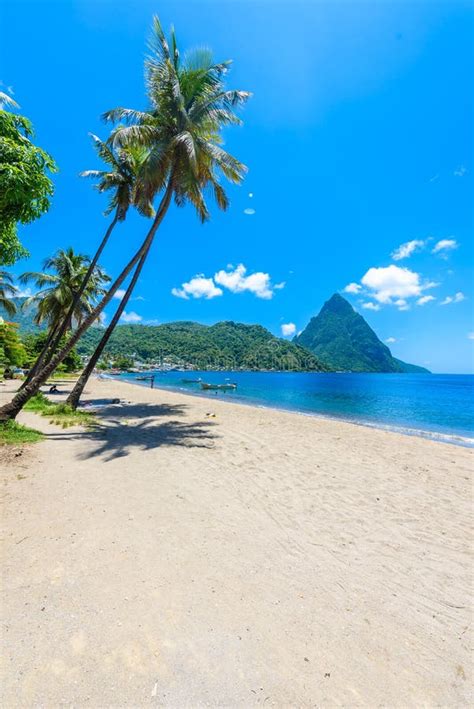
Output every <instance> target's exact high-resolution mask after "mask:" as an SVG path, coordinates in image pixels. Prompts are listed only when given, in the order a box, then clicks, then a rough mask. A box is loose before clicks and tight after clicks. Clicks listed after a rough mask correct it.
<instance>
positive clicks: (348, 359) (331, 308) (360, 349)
mask: <svg viewBox="0 0 474 709" xmlns="http://www.w3.org/2000/svg"><path fill="white" fill-rule="evenodd" d="M293 342H294V343H295V344H298V345H301V346H302V347H306V348H307V349H308V350H309V351H310V352H312V353H313V354H315V355H316V356H317V357H318V358H320V359H321V360H322V361H323V362H325V363H326V364H328V365H329V366H330V367H333V368H334V369H336V370H344V371H350V372H424V373H428V370H427V369H425V368H424V367H418V366H417V365H414V364H407V363H406V362H402V361H401V360H399V359H396V358H395V357H393V356H392V353H391V352H390V350H389V348H388V347H387V346H386V345H384V344H383V342H381V341H380V340H379V338H378V337H377V335H376V334H375V332H374V331H373V330H372V328H371V327H369V325H368V324H367V323H366V321H365V320H364V318H363V317H362V315H359V313H356V311H355V310H354V308H353V307H352V305H351V304H350V303H348V302H347V300H346V299H345V298H343V297H342V296H341V295H339V294H338V293H335V294H334V295H333V296H332V298H330V299H329V300H328V301H326V303H324V305H323V307H322V308H321V311H320V312H319V315H317V316H316V317H314V318H311V320H310V322H309V323H308V325H307V326H306V328H305V329H304V330H303V332H302V333H301V334H300V335H298V336H297V337H295V338H294V340H293Z"/></svg>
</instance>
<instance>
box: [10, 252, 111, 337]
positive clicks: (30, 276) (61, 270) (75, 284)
mask: <svg viewBox="0 0 474 709" xmlns="http://www.w3.org/2000/svg"><path fill="white" fill-rule="evenodd" d="M89 264H90V258H89V257H88V256H84V254H76V253H75V252H74V250H73V249H72V247H69V248H68V249H66V250H63V249H59V251H57V253H55V254H54V256H51V257H49V258H47V259H45V261H44V262H43V270H42V271H39V272H32V271H28V272H26V273H23V274H22V275H21V276H20V277H19V279H18V280H19V281H20V283H22V284H27V283H31V282H33V283H34V285H35V287H36V288H38V289H39V290H37V292H36V293H35V294H34V295H32V296H30V297H29V298H27V299H26V300H25V301H24V303H23V305H22V307H23V308H29V307H30V306H31V305H32V304H34V305H36V315H35V317H34V322H35V323H36V324H37V325H43V324H45V323H46V324H47V326H48V329H49V330H51V329H52V328H57V327H58V326H59V325H60V324H62V323H63V321H65V331H66V332H67V331H69V330H71V329H72V328H73V325H74V323H76V324H77V325H80V324H81V323H82V322H83V320H84V318H85V317H86V315H88V314H89V313H90V312H91V311H92V309H93V305H94V304H95V303H96V301H97V299H98V298H99V297H100V296H102V295H104V294H105V293H106V290H105V289H104V288H103V287H102V286H103V285H104V284H105V283H108V282H109V281H110V280H111V278H110V276H107V275H106V273H105V272H104V271H103V270H102V269H101V268H100V266H96V267H95V269H94V272H93V274H92V276H91V278H90V280H89V282H88V284H87V286H86V288H85V290H84V291H83V293H82V294H81V296H80V298H79V300H78V301H77V302H75V300H76V297H75V296H76V294H77V293H78V292H79V289H80V287H81V285H82V282H83V280H84V275H85V273H86V272H87V269H88V268H89ZM48 271H51V273H48ZM72 305H74V307H73V310H72V312H71V306H72Z"/></svg>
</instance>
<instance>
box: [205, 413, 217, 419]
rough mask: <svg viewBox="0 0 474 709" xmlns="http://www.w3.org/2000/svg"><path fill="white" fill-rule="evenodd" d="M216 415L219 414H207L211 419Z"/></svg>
mask: <svg viewBox="0 0 474 709" xmlns="http://www.w3.org/2000/svg"><path fill="white" fill-rule="evenodd" d="M216 416H217V414H211V413H207V414H206V418H209V419H215V418H216Z"/></svg>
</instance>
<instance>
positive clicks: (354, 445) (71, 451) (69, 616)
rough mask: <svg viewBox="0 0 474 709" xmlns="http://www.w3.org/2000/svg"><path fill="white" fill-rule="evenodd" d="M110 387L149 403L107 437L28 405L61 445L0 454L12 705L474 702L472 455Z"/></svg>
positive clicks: (90, 394)
mask: <svg viewBox="0 0 474 709" xmlns="http://www.w3.org/2000/svg"><path fill="white" fill-rule="evenodd" d="M10 386H11V385H10ZM7 388H8V387H2V388H1V389H0V392H1V393H0V396H1V398H2V400H6V399H7V398H8V397H7V393H6V389H7ZM65 388H67V387H65ZM105 397H121V398H122V399H125V400H127V401H128V402H130V403H129V405H127V406H122V407H115V408H114V407H110V408H107V409H105V410H104V411H103V412H102V413H101V415H100V417H99V420H100V423H101V427H100V428H99V429H98V430H94V431H91V430H82V429H77V428H74V429H67V430H63V429H61V428H59V427H57V426H53V425H50V424H49V423H48V422H47V421H46V420H45V419H40V418H39V417H37V416H36V415H34V414H28V413H24V414H22V415H21V417H20V421H22V422H25V423H28V424H30V425H33V426H34V427H36V428H41V429H42V430H44V431H45V433H46V439H45V440H44V441H43V442H41V443H38V444H36V445H34V446H29V447H27V448H26V449H25V451H24V452H23V453H22V454H21V455H18V456H14V455H13V456H12V455H10V456H9V461H8V462H7V461H6V460H5V456H4V453H3V451H2V449H0V456H2V465H1V467H2V482H3V483H4V487H3V513H2V527H3V534H2V537H3V560H4V562H3V579H2V581H3V591H2V615H3V625H2V628H3V629H2V640H3V642H4V648H3V651H2V656H3V670H2V680H3V682H2V685H3V690H2V692H3V694H2V706H4V707H19V706H29V707H33V706H35V707H38V706H41V707H57V706H63V705H64V706H67V707H72V706H74V707H82V706H90V707H112V706H113V707H132V706H134V707H142V706H144V707H146V706H171V707H191V706H192V707H196V706H239V707H246V706H253V705H265V706H280V707H286V706H297V707H440V706H445V707H464V706H468V705H469V704H470V703H471V702H472V696H470V694H469V690H470V687H471V686H472V685H471V680H472V676H471V663H470V656H469V650H468V648H469V642H470V640H472V637H471V638H470V623H471V621H472V606H471V600H470V588H471V582H472V571H471V570H472V566H471V558H470V555H469V552H470V539H471V537H470V523H471V521H472V501H473V498H472V487H471V482H472V481H471V475H472V467H473V465H472V464H473V451H470V450H467V449H464V448H460V447H455V446H452V445H448V444H444V443H438V442H433V441H429V440H423V439H421V438H415V437H409V436H402V435H400V434H396V433H391V432H387V431H381V430H374V429H369V428H364V427H362V426H356V425H352V424H348V423H343V422H337V421H332V420H324V419H316V418H311V417H306V416H301V415H298V414H293V413H286V412H281V411H272V410H266V409H259V408H253V407H248V406H242V405H238V404H232V403H227V402H226V401H224V400H222V399H217V397H216V398H215V399H204V398H199V397H192V396H186V395H182V394H178V393H173V392H167V391H163V390H159V389H155V390H150V389H145V388H141V387H138V386H133V385H130V384H126V383H122V382H120V383H119V382H114V381H93V382H91V383H90V385H89V386H88V390H87V397H86V398H105ZM209 413H211V414H215V417H214V416H213V417H210V416H208V415H207V414H209ZM471 705H472V704H471Z"/></svg>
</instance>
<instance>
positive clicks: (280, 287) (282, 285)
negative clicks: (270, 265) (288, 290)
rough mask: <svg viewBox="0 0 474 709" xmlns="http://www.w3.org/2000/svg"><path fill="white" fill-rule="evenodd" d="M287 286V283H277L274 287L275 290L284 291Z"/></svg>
mask: <svg viewBox="0 0 474 709" xmlns="http://www.w3.org/2000/svg"><path fill="white" fill-rule="evenodd" d="M285 286H286V281H282V282H281V283H275V285H274V286H273V290H282V289H283V288H284V287H285Z"/></svg>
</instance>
